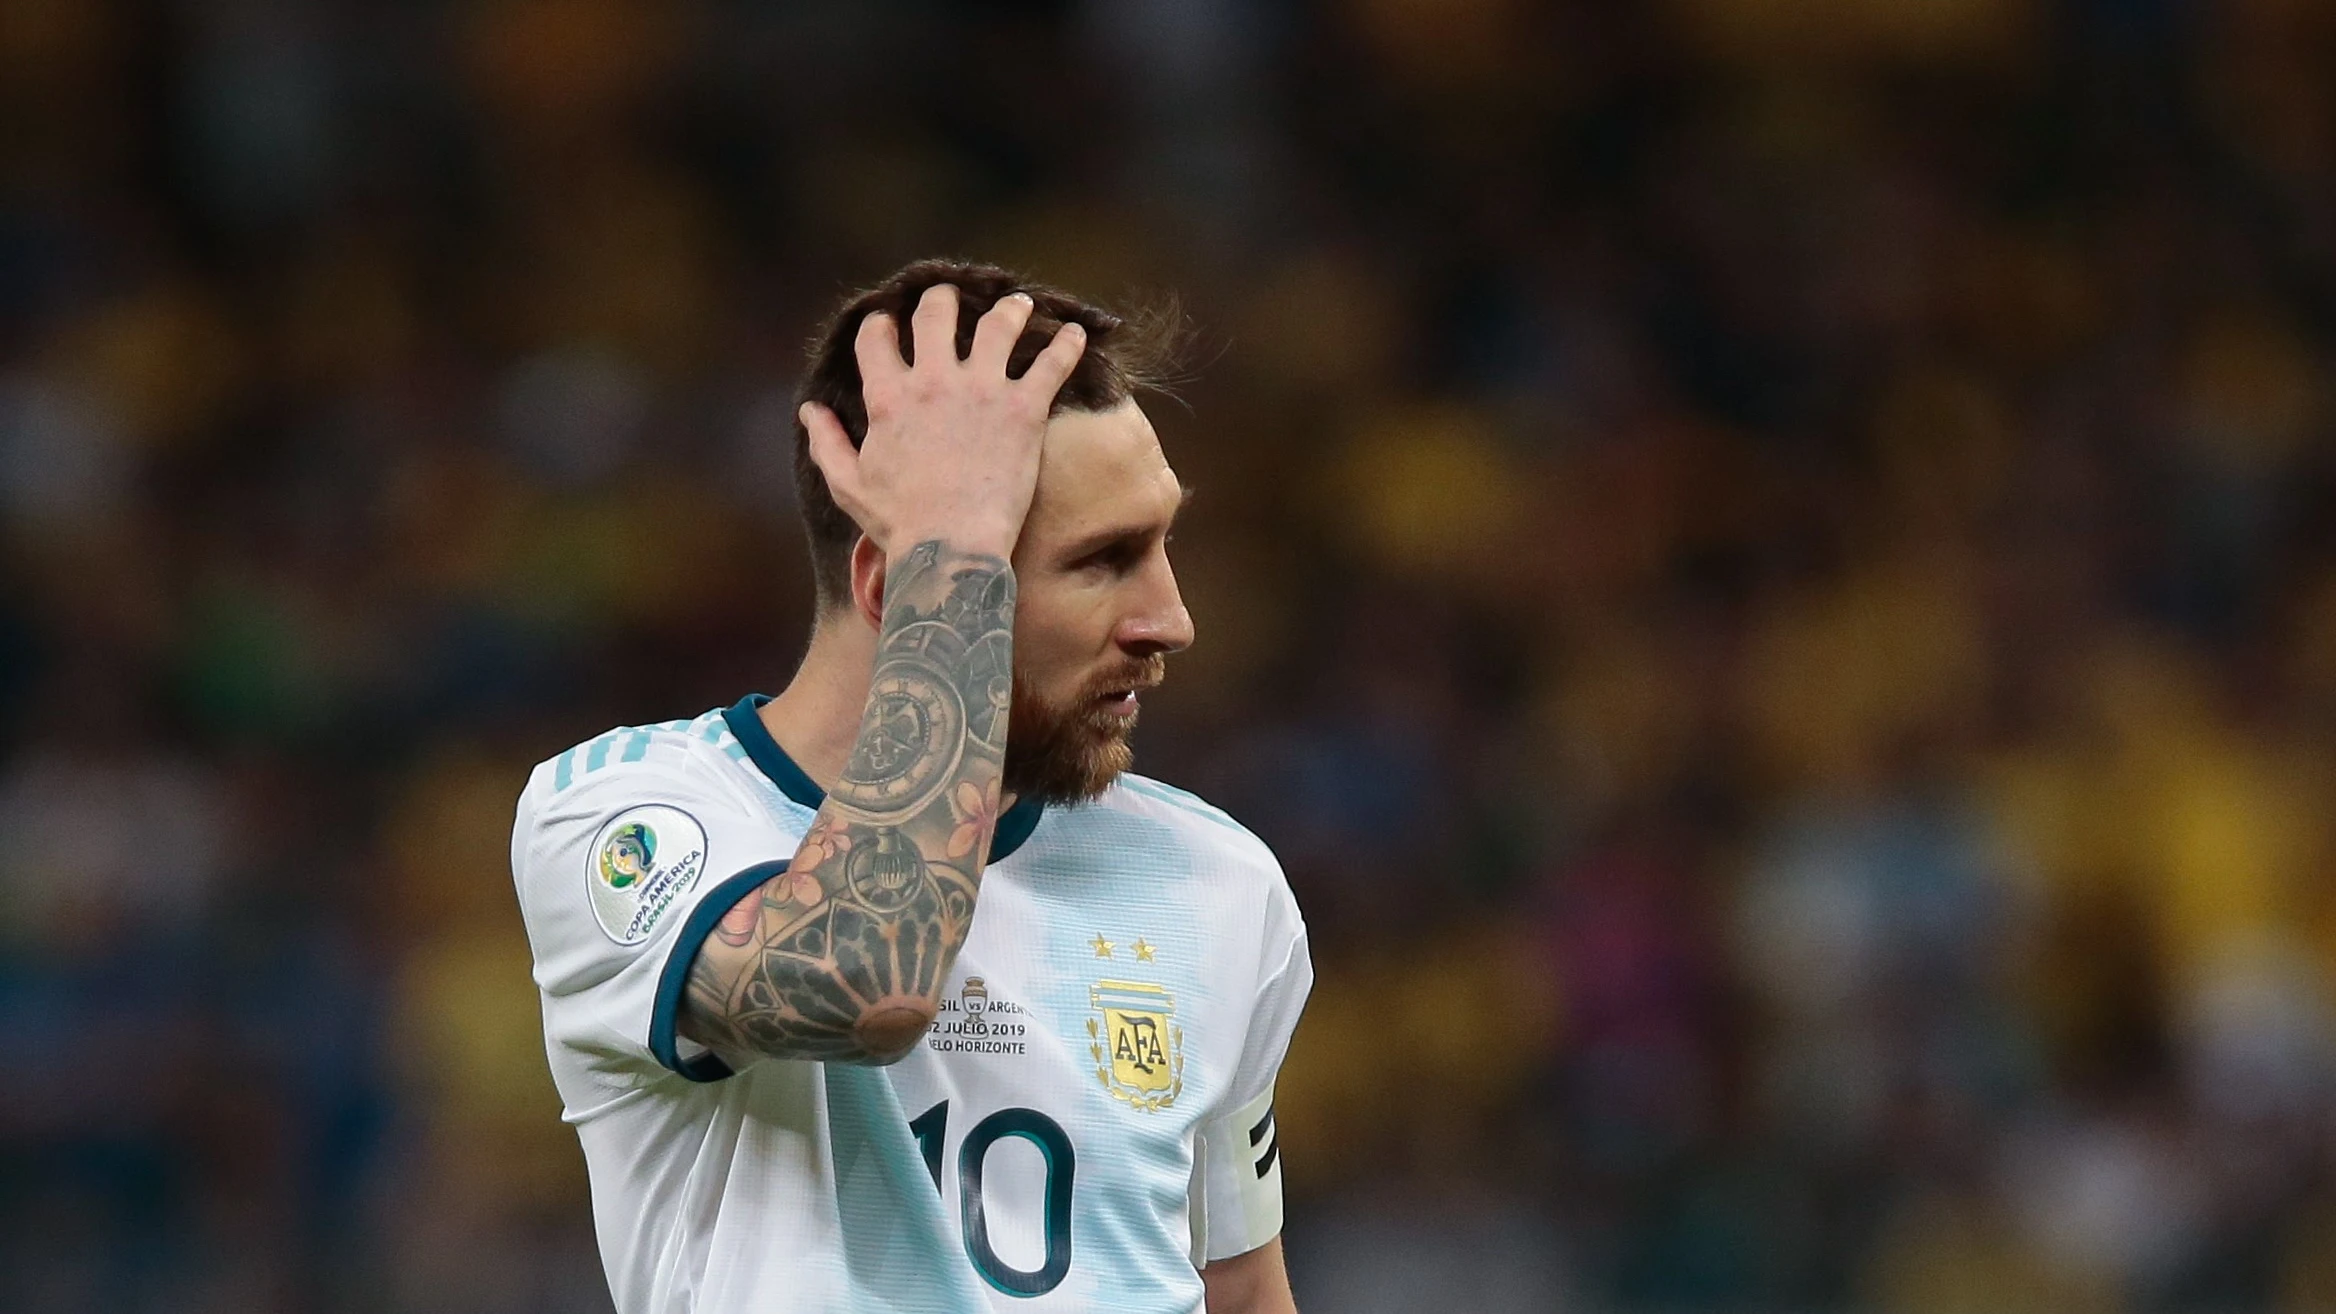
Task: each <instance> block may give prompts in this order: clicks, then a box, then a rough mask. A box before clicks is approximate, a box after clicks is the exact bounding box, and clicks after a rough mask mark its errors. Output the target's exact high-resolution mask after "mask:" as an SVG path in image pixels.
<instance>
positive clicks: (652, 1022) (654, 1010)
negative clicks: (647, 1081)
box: [649, 862, 787, 1081]
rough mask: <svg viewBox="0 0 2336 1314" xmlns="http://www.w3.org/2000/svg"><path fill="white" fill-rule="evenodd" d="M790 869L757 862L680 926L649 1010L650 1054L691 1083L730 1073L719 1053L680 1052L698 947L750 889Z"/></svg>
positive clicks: (713, 892)
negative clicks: (685, 996) (689, 1055)
mask: <svg viewBox="0 0 2336 1314" xmlns="http://www.w3.org/2000/svg"><path fill="white" fill-rule="evenodd" d="M786 869H787V864H786V863H784V862H758V863H756V864H754V865H753V866H751V867H749V868H747V869H746V870H745V871H742V872H740V873H738V874H737V875H735V876H732V877H731V878H730V879H728V880H726V881H723V882H722V883H721V884H720V885H717V886H715V887H714V888H713V889H711V890H709V891H707V892H706V897H705V898H703V899H700V900H698V905H697V907H695V908H692V909H690V910H689V919H688V920H686V921H684V922H683V923H682V924H681V934H680V936H679V937H677V938H676V939H675V940H674V942H673V952H672V953H670V954H668V955H667V956H666V958H665V970H664V971H663V972H661V973H659V974H658V977H657V1000H656V1003H655V1004H654V1005H652V1006H651V1009H650V1013H649V1052H650V1053H652V1054H654V1055H656V1056H657V1061H658V1062H659V1063H662V1064H664V1065H665V1066H666V1067H667V1068H669V1069H671V1070H672V1071H674V1072H677V1073H680V1074H681V1075H682V1076H684V1077H687V1078H689V1079H690V1080H691V1081H720V1080H722V1079H723V1078H725V1077H728V1076H730V1075H731V1071H730V1065H729V1064H727V1063H724V1062H723V1061H722V1059H721V1056H720V1055H717V1054H713V1053H706V1054H701V1055H699V1056H698V1057H696V1058H694V1059H685V1058H683V1057H682V1056H681V1040H680V1035H679V1032H678V1030H677V1028H678V1027H679V1026H680V1024H681V995H682V991H683V990H684V989H685V988H687V987H688V985H689V968H690V964H691V963H694V962H696V961H697V956H698V949H699V948H700V947H701V946H703V945H704V944H705V942H706V937H707V936H709V935H712V934H713V933H714V923H716V922H719V921H721V920H722V915H723V914H724V913H727V912H729V911H730V910H731V909H732V908H734V907H736V906H737V905H738V901H739V900H740V899H743V898H745V897H746V895H747V892H748V891H749V890H752V889H754V888H755V887H756V886H758V885H760V884H762V883H763V882H764V881H767V880H769V879H770V878H771V877H773V876H776V875H778V874H779V873H780V872H783V871H785V870H786Z"/></svg>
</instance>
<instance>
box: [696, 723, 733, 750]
mask: <svg viewBox="0 0 2336 1314" xmlns="http://www.w3.org/2000/svg"><path fill="white" fill-rule="evenodd" d="M728 733H730V727H729V726H728V725H727V724H725V723H724V722H723V720H722V718H721V717H718V716H717V717H715V718H714V719H712V720H710V721H708V722H706V728H705V729H703V730H700V731H698V738H700V739H703V740H705V741H706V742H707V743H709V744H718V743H720V742H722V736H724V735H726V734H728Z"/></svg>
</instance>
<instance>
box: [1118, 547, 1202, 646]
mask: <svg viewBox="0 0 2336 1314" xmlns="http://www.w3.org/2000/svg"><path fill="white" fill-rule="evenodd" d="M1144 573H1145V575H1146V576H1147V579H1146V585H1147V587H1146V588H1145V589H1144V591H1143V597H1142V602H1141V604H1140V605H1139V606H1137V607H1136V608H1135V609H1134V610H1133V611H1131V612H1130V613H1129V614H1128V615H1127V616H1126V617H1125V618H1124V619H1122V620H1121V621H1120V624H1119V633H1118V635H1117V636H1116V637H1117V638H1118V640H1119V646H1120V648H1121V650H1122V651H1124V652H1126V653H1128V654H1129V655H1131V656H1135V657H1151V656H1154V655H1161V654H1166V653H1172V652H1182V651H1184V650H1185V649H1186V648H1189V647H1191V646H1192V613H1191V612H1189V611H1187V610H1185V607H1184V597H1183V595H1182V594H1181V593H1180V592H1178V590H1177V588H1176V572H1174V571H1173V570H1171V569H1169V567H1168V560H1167V556H1166V554H1165V553H1162V554H1159V555H1158V557H1157V558H1156V560H1155V561H1154V562H1153V563H1152V565H1151V567H1150V568H1148V569H1147V570H1146V571H1145V572H1144Z"/></svg>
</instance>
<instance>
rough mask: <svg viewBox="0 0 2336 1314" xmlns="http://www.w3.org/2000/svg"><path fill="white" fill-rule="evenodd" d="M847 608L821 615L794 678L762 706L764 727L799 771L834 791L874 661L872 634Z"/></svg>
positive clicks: (847, 757)
mask: <svg viewBox="0 0 2336 1314" xmlns="http://www.w3.org/2000/svg"><path fill="white" fill-rule="evenodd" d="M858 621H859V617H858V616H856V615H854V614H853V613H851V612H850V611H848V610H847V611H839V612H837V613H833V614H826V615H822V616H821V617H820V618H819V620H818V622H817V623H816V624H815V625H814V626H813V627H812V630H811V647H810V650H809V651H807V652H805V653H804V654H803V665H802V666H801V667H800V668H798V669H797V670H796V672H795V678H794V679H792V680H790V681H788V682H787V687H786V688H785V689H784V690H782V691H781V692H780V693H779V695H778V696H777V697H776V698H773V699H771V700H770V701H769V702H767V703H764V704H763V705H762V711H761V713H760V715H761V717H762V724H763V728H764V729H766V730H769V731H770V732H771V738H773V739H775V740H777V741H778V742H779V747H780V748H783V749H785V750H786V752H787V756H789V757H791V758H793V759H795V765H796V766H799V767H801V768H803V774H804V775H807V776H809V777H811V782H812V783H813V784H815V785H817V786H819V787H820V788H821V789H823V790H828V791H833V790H834V789H835V782H836V780H837V778H838V777H840V776H842V775H843V773H844V763H845V762H847V761H849V760H851V756H852V744H853V743H854V741H856V740H857V739H858V738H859V734H860V716H861V713H862V712H864V711H865V710H866V709H867V705H868V676H869V672H870V671H871V670H873V669H874V667H875V664H876V635H875V633H874V632H873V631H871V630H870V629H869V628H868V627H867V626H865V625H862V624H859V623H858Z"/></svg>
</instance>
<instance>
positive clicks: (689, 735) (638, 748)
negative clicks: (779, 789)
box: [552, 712, 745, 793]
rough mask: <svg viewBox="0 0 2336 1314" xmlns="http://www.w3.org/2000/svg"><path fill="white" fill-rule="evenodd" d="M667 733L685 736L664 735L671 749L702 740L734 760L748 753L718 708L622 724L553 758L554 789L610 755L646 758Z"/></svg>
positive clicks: (568, 783) (600, 764)
mask: <svg viewBox="0 0 2336 1314" xmlns="http://www.w3.org/2000/svg"><path fill="white" fill-rule="evenodd" d="M667 735H677V736H681V737H682V738H681V739H680V741H679V742H676V741H674V740H672V739H665V740H664V742H665V744H666V745H667V746H668V749H669V750H671V749H679V748H682V747H683V746H684V745H687V744H691V743H697V742H703V743H706V744H710V745H713V746H715V747H718V748H721V749H722V750H723V751H725V752H727V753H728V754H729V755H730V757H731V758H732V759H733V760H736V759H739V758H741V757H743V756H744V755H745V750H744V749H742V748H740V747H739V746H738V743H737V741H736V740H735V739H733V738H732V737H731V735H730V728H729V727H728V726H727V725H725V724H723V721H722V718H721V716H720V715H719V714H718V713H715V712H709V713H707V714H705V715H704V716H696V717H684V718H681V719H679V720H673V721H659V722H656V723H654V724H651V725H620V726H618V727H616V728H615V729H613V730H609V731H606V732H604V733H602V734H599V735H595V736H594V737H592V738H591V739H588V740H586V741H584V742H583V743H581V744H578V745H576V746H575V747H574V748H571V749H568V750H567V751H566V752H564V753H561V754H560V755H559V756H558V757H557V758H555V759H553V762H552V791H553V792H554V793H558V792H560V791H562V790H565V789H567V788H568V787H569V786H571V785H573V784H575V783H576V781H577V779H578V777H580V776H587V775H590V774H592V773H593V772H595V771H599V770H601V769H602V768H604V767H606V766H608V764H609V762H610V760H611V759H614V760H615V761H618V762H644V761H647V760H648V759H649V755H650V752H651V751H652V750H654V749H656V748H657V746H658V743H659V741H660V739H661V738H662V737H663V736H667Z"/></svg>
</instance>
